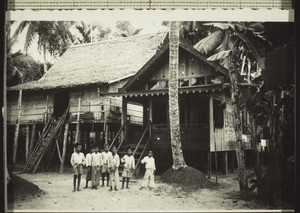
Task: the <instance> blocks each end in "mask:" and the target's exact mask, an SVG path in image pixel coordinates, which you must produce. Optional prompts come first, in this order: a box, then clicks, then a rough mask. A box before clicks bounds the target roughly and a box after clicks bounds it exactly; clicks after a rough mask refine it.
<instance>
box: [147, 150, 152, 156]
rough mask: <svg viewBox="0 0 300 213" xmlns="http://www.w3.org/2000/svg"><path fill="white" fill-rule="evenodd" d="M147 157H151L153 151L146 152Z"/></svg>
mask: <svg viewBox="0 0 300 213" xmlns="http://www.w3.org/2000/svg"><path fill="white" fill-rule="evenodd" d="M148 157H149V158H151V157H153V152H152V151H151V150H150V151H149V152H148Z"/></svg>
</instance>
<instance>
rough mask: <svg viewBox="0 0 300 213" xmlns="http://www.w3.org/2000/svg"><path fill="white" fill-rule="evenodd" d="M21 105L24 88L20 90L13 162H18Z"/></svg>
mask: <svg viewBox="0 0 300 213" xmlns="http://www.w3.org/2000/svg"><path fill="white" fill-rule="evenodd" d="M21 107H22V89H20V90H19V99H18V118H17V124H16V130H15V138H14V150H13V164H15V163H16V158H17V150H18V140H19V130H20V122H21Z"/></svg>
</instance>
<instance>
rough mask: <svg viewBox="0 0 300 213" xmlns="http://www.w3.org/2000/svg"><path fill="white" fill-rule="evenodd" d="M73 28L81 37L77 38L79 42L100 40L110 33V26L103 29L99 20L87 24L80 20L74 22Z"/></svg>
mask: <svg viewBox="0 0 300 213" xmlns="http://www.w3.org/2000/svg"><path fill="white" fill-rule="evenodd" d="M75 28H76V29H77V30H78V32H79V33H80V35H81V38H78V41H79V43H81V44H86V43H91V42H99V41H102V40H103V39H107V36H108V35H109V34H110V33H111V29H110V28H106V29H104V28H103V27H102V26H101V24H100V23H99V22H92V23H89V24H87V23H86V22H83V21H81V22H77V23H76V24H75Z"/></svg>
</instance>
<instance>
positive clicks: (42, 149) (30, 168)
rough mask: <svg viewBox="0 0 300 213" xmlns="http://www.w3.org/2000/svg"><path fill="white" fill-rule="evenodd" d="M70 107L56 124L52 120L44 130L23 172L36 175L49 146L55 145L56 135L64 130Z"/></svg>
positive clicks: (51, 119)
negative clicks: (60, 130) (61, 129)
mask: <svg viewBox="0 0 300 213" xmlns="http://www.w3.org/2000/svg"><path fill="white" fill-rule="evenodd" d="M68 111H69V107H68V108H67V110H66V111H65V112H64V114H63V116H62V117H61V118H60V119H59V121H58V122H56V121H55V120H54V119H53V118H50V119H49V120H48V122H47V123H46V125H45V128H44V129H43V132H42V134H41V136H40V138H39V140H38V142H37V144H36V145H35V147H34V149H33V151H32V154H31V155H30V156H29V159H28V161H27V162H26V164H25V167H24V169H23V172H28V173H31V172H32V173H35V171H36V169H37V167H38V165H39V164H40V162H41V160H42V159H43V157H44V156H45V154H46V153H47V151H48V149H49V146H50V145H51V144H52V143H53V141H54V138H55V136H56V134H57V133H58V132H59V129H60V128H62V126H63V124H64V123H65V120H66V117H67V114H68Z"/></svg>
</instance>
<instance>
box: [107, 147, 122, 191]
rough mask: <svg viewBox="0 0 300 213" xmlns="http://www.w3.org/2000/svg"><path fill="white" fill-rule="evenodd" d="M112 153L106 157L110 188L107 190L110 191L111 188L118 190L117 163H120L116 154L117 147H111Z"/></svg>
mask: <svg viewBox="0 0 300 213" xmlns="http://www.w3.org/2000/svg"><path fill="white" fill-rule="evenodd" d="M111 151H112V154H111V156H110V157H109V159H108V168H109V170H110V174H109V179H110V189H109V191H112V190H113V189H114V190H115V191H118V185H119V169H118V168H119V165H120V158H119V155H118V154H117V148H116V147H115V146H114V147H113V148H112V150H111Z"/></svg>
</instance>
